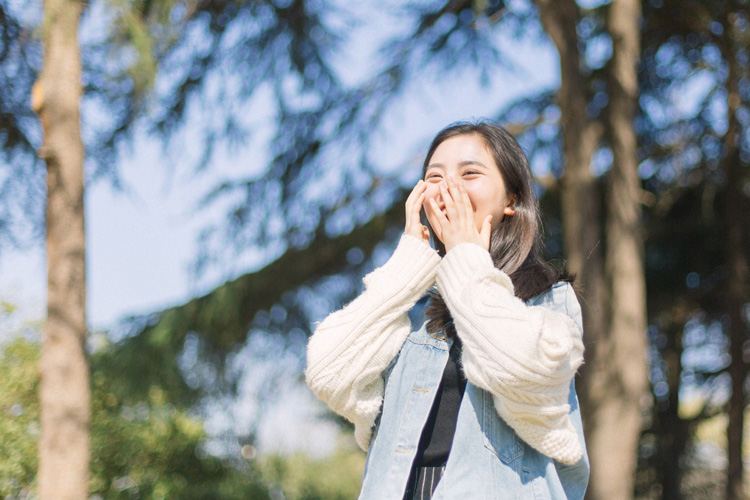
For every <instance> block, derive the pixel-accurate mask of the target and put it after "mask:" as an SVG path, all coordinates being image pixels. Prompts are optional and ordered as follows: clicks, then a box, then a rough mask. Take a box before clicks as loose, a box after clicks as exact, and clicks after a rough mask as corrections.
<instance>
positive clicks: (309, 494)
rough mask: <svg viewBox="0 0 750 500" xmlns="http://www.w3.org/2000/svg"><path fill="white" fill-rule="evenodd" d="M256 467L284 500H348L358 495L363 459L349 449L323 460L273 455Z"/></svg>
mask: <svg viewBox="0 0 750 500" xmlns="http://www.w3.org/2000/svg"><path fill="white" fill-rule="evenodd" d="M258 467H259V469H260V470H261V471H262V474H263V477H264V478H265V480H266V481H267V482H268V484H270V485H274V486H275V489H277V490H281V491H282V492H283V493H284V497H285V498H286V499H287V500H350V499H355V498H357V495H359V490H360V487H361V485H362V484H361V481H362V475H363V473H364V468H365V455H364V454H363V453H362V451H361V450H359V449H358V448H356V447H354V446H351V445H350V446H342V447H340V448H339V449H338V450H337V451H336V452H335V453H334V454H333V455H331V456H330V457H326V458H322V459H311V458H310V457H308V456H307V455H304V454H301V453H297V454H294V455H292V456H291V457H286V456H282V455H274V456H270V457H267V458H264V459H261V460H260V464H259V465H258Z"/></svg>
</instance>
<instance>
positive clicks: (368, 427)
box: [305, 235, 583, 464]
mask: <svg viewBox="0 0 750 500" xmlns="http://www.w3.org/2000/svg"><path fill="white" fill-rule="evenodd" d="M435 282H437V287H438V290H439V291H440V293H441V295H442V296H443V298H444V300H445V301H446V304H447V306H448V309H449V310H450V311H451V315H452V316H453V320H454V323H455V326H456V331H457V334H458V336H459V337H460V338H461V341H462V342H463V358H462V364H463V369H464V373H465V375H466V378H467V380H469V382H471V383H473V384H474V385H476V386H477V387H480V388H482V389H484V390H486V391H489V392H490V393H491V394H492V395H493V399H494V402H495V408H496V410H497V412H498V414H499V415H500V417H501V418H502V419H503V420H505V422H506V423H507V424H508V425H509V426H510V427H511V428H513V429H514V430H515V431H516V433H517V434H518V435H519V437H521V439H523V440H524V441H526V442H527V443H528V444H529V445H531V446H532V447H534V448H536V449H537V450H539V451H541V452H542V453H544V454H545V455H547V456H549V457H551V458H553V459H555V460H557V461H559V462H562V463H565V464H574V463H576V462H577V461H578V460H579V459H580V458H581V455H582V447H581V443H580V441H579V439H578V435H577V434H576V431H575V429H574V428H573V425H572V423H571V421H570V417H569V416H568V413H569V411H570V407H569V405H568V395H569V390H570V381H571V380H572V378H573V376H574V375H575V373H576V370H577V369H578V367H579V366H580V364H581V363H582V361H583V343H582V338H581V337H582V332H581V331H580V329H579V328H578V326H577V325H576V323H575V322H574V321H573V319H571V318H570V317H569V316H567V315H566V314H562V313H557V312H553V311H551V310H550V309H547V308H545V307H542V306H527V305H526V304H525V303H524V302H523V301H521V300H520V299H518V298H517V297H515V295H514V293H513V284H512V283H511V280H510V278H509V277H508V276H507V275H506V274H505V273H503V272H501V271H499V270H498V269H496V268H495V267H494V265H493V263H492V259H491V257H490V255H489V253H488V252H487V251H486V250H484V249H483V248H481V247H479V246H478V245H475V244H473V243H462V244H459V245H456V246H455V247H454V248H453V249H451V251H450V252H448V253H447V254H446V256H445V258H443V259H441V258H440V257H439V256H438V254H437V252H435V251H434V250H433V249H432V248H430V247H429V246H428V245H426V244H425V243H423V242H421V241H419V240H417V239H416V238H413V237H411V236H408V235H403V236H402V237H401V240H400V241H399V244H398V247H397V248H396V250H395V252H394V253H393V256H392V257H391V258H390V259H389V260H388V262H386V263H385V264H384V265H383V266H382V267H380V268H378V269H376V270H375V271H373V272H372V273H370V274H368V275H367V276H366V277H365V278H364V283H365V290H364V292H362V294H361V295H359V297H357V298H356V299H355V300H354V301H352V302H351V303H350V304H349V305H347V306H345V307H344V308H343V309H340V310H339V311H336V312H334V313H332V314H330V315H329V316H328V317H327V318H326V319H325V320H324V321H323V322H321V323H320V324H319V325H318V327H317V328H316V330H315V333H314V335H313V336H312V337H311V338H310V342H309V344H308V347H307V370H306V373H305V376H306V379H307V384H308V385H309V386H310V388H311V389H312V391H313V392H314V393H315V394H316V395H317V396H318V398H320V399H321V400H323V401H325V402H326V403H327V404H328V405H329V406H330V407H331V409H332V410H333V411H335V412H336V413H338V414H339V415H342V416H343V417H345V418H346V419H348V420H349V421H351V422H352V423H353V424H354V436H355V438H356V440H357V442H358V443H359V445H360V446H361V447H362V449H363V450H367V448H368V447H369V444H370V439H371V437H372V433H373V426H374V423H375V418H376V417H377V415H378V413H379V411H380V407H381V405H382V402H383V389H384V388H383V372H384V371H385V369H386V368H387V367H388V365H389V363H390V362H391V361H392V360H393V359H394V358H395V357H396V355H397V354H398V352H399V350H400V349H401V346H402V344H403V342H404V341H405V340H406V337H407V336H408V334H409V332H410V330H411V324H410V321H409V318H408V315H407V313H408V312H409V310H410V309H411V308H412V307H413V306H414V304H415V303H416V302H417V300H419V299H420V298H421V297H422V296H423V295H424V293H425V292H426V291H427V289H428V288H429V287H430V286H432V285H433V284H434V283H435ZM568 293H569V294H574V292H573V291H572V288H571V287H568ZM571 299H572V300H575V297H574V296H573V297H572V298H571V297H568V298H567V299H566V300H569V301H570V300H571Z"/></svg>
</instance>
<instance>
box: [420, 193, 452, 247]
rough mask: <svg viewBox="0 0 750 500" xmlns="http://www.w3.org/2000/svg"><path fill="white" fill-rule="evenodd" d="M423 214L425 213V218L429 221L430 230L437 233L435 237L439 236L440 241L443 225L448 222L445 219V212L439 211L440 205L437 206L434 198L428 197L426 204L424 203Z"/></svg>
mask: <svg viewBox="0 0 750 500" xmlns="http://www.w3.org/2000/svg"><path fill="white" fill-rule="evenodd" d="M425 214H427V220H428V221H429V222H430V226H432V230H433V231H435V235H437V237H438V238H440V241H442V240H443V225H444V224H447V223H448V219H446V217H445V214H443V212H441V211H440V207H438V204H437V202H436V201H435V198H430V201H429V202H428V204H427V205H425Z"/></svg>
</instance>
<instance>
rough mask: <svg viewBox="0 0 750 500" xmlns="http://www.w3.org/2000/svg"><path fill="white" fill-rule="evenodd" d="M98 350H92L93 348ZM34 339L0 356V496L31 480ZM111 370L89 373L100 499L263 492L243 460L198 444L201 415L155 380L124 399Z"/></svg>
mask: <svg viewBox="0 0 750 500" xmlns="http://www.w3.org/2000/svg"><path fill="white" fill-rule="evenodd" d="M94 357H96V355H94ZM38 361H39V345H38V344H37V343H34V342H31V341H28V340H24V339H22V338H18V339H16V340H14V341H13V342H12V343H10V344H9V345H7V346H6V347H5V349H4V350H3V352H2V357H1V358H0V411H2V418H1V419H0V496H2V497H5V498H14V497H24V496H27V495H28V494H29V493H30V492H33V490H34V488H35V475H36V470H37V441H38V435H39V404H38V400H37V389H38V384H39V374H38V370H37V364H38ZM113 376H117V374H114V373H111V372H106V371H103V370H100V371H96V372H94V373H93V377H92V379H93V382H92V383H93V392H92V412H93V416H92V424H91V452H92V462H91V482H90V491H91V494H92V495H94V496H97V497H98V498H101V499H107V500H108V499H112V500H114V499H126V498H127V499H131V498H149V499H157V498H180V499H194V500H199V499H209V498H211V499H213V498H222V499H246V498H253V499H265V498H268V494H267V493H266V488H265V487H264V486H263V484H262V482H261V481H260V480H259V477H258V475H257V473H256V472H255V471H254V470H253V469H251V468H250V467H249V465H248V464H247V462H243V463H235V462H231V461H227V460H222V459H219V458H216V457H213V456H210V455H207V454H206V453H203V452H202V451H201V446H202V445H203V442H204V439H205V437H206V434H205V431H204V428H203V422H202V421H201V420H200V419H198V418H196V417H194V416H192V415H190V413H189V412H188V411H185V410H183V409H178V408H176V407H175V406H173V405H171V404H169V403H168V402H167V400H168V398H167V396H166V395H165V393H164V391H163V390H162V389H161V388H159V387H157V386H153V387H152V388H151V390H150V391H149V394H148V396H147V397H146V398H145V399H143V400H140V401H136V402H128V403H125V402H123V401H122V400H120V399H118V397H117V396H116V395H115V394H114V393H113V391H112V384H111V379H112V377H113Z"/></svg>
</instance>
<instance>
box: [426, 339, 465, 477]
mask: <svg viewBox="0 0 750 500" xmlns="http://www.w3.org/2000/svg"><path fill="white" fill-rule="evenodd" d="M464 389H466V377H465V376H464V373H463V370H462V369H461V341H460V340H459V339H458V336H455V337H454V338H453V345H452V346H451V350H450V353H449V356H448V362H447V363H446V365H445V370H444V371H443V378H442V380H441V381H440V385H439V386H438V390H437V394H436V395H435V402H434V403H433V404H432V409H431V410H430V416H429V417H428V418H427V423H425V426H424V429H422V437H421V438H420V440H419V449H418V450H417V456H416V457H415V459H414V466H415V467H436V466H440V465H444V464H445V463H446V462H447V461H448V454H449V453H450V451H451V445H452V444H453V434H454V433H455V432H456V421H457V420H458V410H459V408H460V407H461V399H462V398H463V395H464Z"/></svg>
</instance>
